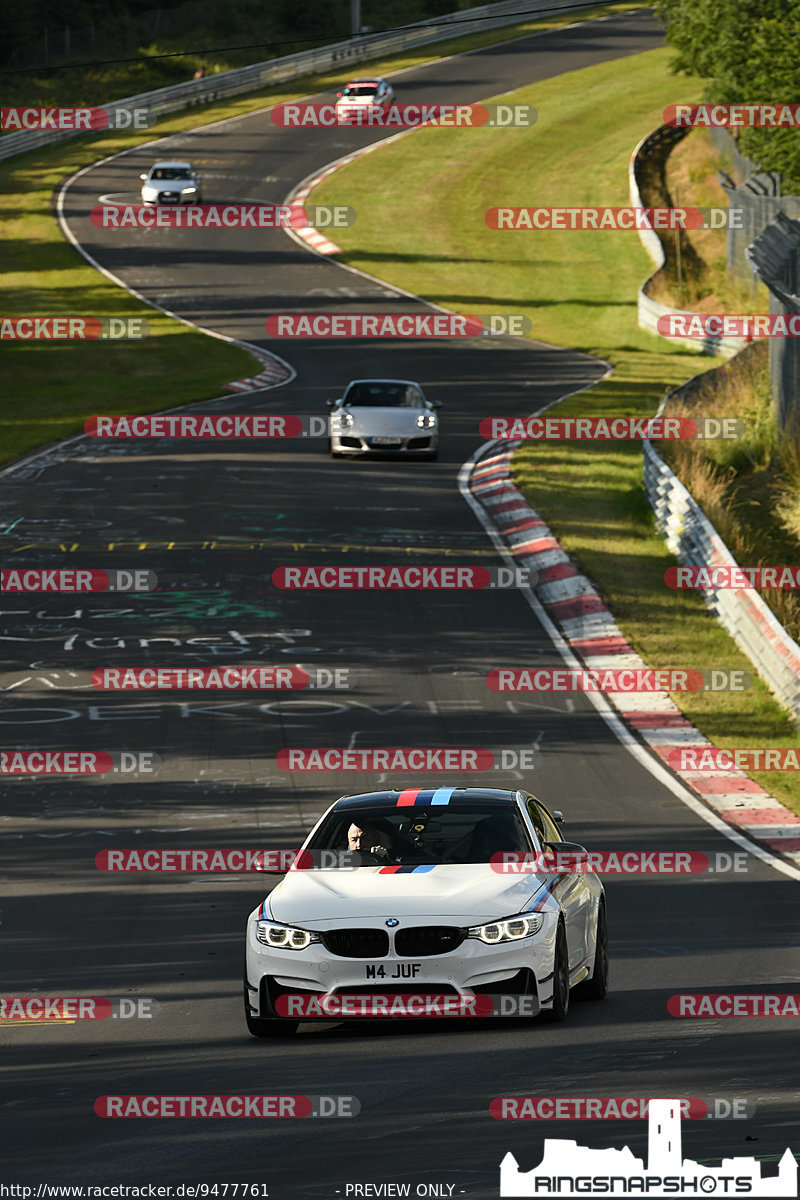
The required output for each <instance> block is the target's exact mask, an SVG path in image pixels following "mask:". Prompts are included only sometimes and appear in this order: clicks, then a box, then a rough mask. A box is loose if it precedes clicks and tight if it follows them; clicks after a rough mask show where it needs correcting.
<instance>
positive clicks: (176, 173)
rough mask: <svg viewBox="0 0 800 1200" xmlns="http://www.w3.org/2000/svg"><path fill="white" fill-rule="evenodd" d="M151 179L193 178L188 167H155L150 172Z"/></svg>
mask: <svg viewBox="0 0 800 1200" xmlns="http://www.w3.org/2000/svg"><path fill="white" fill-rule="evenodd" d="M150 178H151V179H191V178H192V172H191V171H190V170H189V168H188V167H154V168H153V170H152V171H151V173H150Z"/></svg>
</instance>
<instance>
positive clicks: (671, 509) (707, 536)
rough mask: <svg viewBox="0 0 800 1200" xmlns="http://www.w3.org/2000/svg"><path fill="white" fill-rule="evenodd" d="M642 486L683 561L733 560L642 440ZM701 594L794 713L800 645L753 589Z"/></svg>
mask: <svg viewBox="0 0 800 1200" xmlns="http://www.w3.org/2000/svg"><path fill="white" fill-rule="evenodd" d="M693 384H694V380H689V381H688V383H686V384H684V385H683V387H682V388H676V389H675V390H674V391H673V392H670V393H669V394H668V395H667V396H665V397H664V399H663V400H662V402H661V406H660V408H659V415H660V414H661V413H662V412H663V411H664V408H665V406H666V405H667V404H668V402H669V400H670V399H671V398H672V397H678V396H680V394H681V392H683V391H684V389H685V388H686V389H688V388H691V387H692V385H693ZM642 446H643V452H644V490H645V494H646V495H647V499H648V501H649V503H650V507H651V508H652V509H653V512H654V513H655V517H656V524H657V525H658V528H659V529H660V530H661V532H662V533H663V535H664V537H665V539H666V543H667V547H668V548H669V550H670V551H671V552H672V553H673V554H674V555H675V557H676V558H677V559H678V561H679V562H681V563H683V564H684V565H685V566H693V567H698V566H725V567H734V566H736V565H737V564H736V560H735V558H734V557H733V555H732V554H731V552H730V550H729V549H728V547H727V546H726V545H725V543H724V542H723V540H722V538H721V537H720V536H719V534H718V533H717V531H716V530H715V528H714V526H713V525H712V524H711V522H710V521H709V520H708V518H707V517H706V516H705V514H704V513H703V511H702V509H701V508H700V506H699V505H698V503H697V501H696V500H695V499H694V497H693V496H692V495H691V494H690V492H689V491H687V489H686V487H684V485H683V484H682V483H681V481H680V480H679V479H678V477H677V475H675V474H674V473H673V471H671V470H670V468H669V467H668V466H667V464H666V463H665V462H664V460H663V459H662V458H661V456H660V455H659V453H658V451H657V450H656V449H655V447H654V446H653V445H652V443H651V442H649V441H645V442H643V443H642ZM702 595H703V598H704V600H705V602H706V604H707V605H708V607H709V608H710V609H711V611H712V612H713V613H714V615H715V616H716V618H717V620H718V621H719V623H720V624H721V625H722V627H723V629H725V630H726V631H727V632H728V633H729V634H730V635H731V637H732V638H733V640H734V641H735V642H736V645H737V646H738V647H739V649H740V650H741V651H742V652H743V653H744V654H746V655H747V657H748V658H749V659H750V661H751V662H752V663H753V665H754V667H755V668H756V670H757V671H758V673H759V675H760V676H761V677H762V679H764V681H765V682H766V683H767V684H768V685H769V687H770V688H772V690H773V692H774V693H775V695H776V696H777V697H778V699H779V700H781V701H782V703H783V704H785V705H786V707H787V708H788V709H790V710H791V712H792V713H793V714H794V716H796V717H800V646H798V644H797V642H795V641H794V640H793V639H792V638H791V637H789V634H788V633H787V632H786V630H785V629H784V628H783V626H782V625H781V624H780V622H779V621H778V619H777V617H776V616H775V614H774V613H773V612H772V611H771V610H770V609H769V608H768V606H767V605H766V603H765V602H764V600H762V598H761V596H760V595H759V594H758V592H757V591H755V590H750V589H747V590H742V591H734V590H733V589H732V588H719V589H711V590H709V591H703V593H702Z"/></svg>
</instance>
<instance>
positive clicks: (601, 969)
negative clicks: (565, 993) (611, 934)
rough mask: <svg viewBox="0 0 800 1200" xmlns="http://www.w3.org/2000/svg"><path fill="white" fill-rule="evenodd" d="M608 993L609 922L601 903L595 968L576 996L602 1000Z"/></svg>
mask: <svg viewBox="0 0 800 1200" xmlns="http://www.w3.org/2000/svg"><path fill="white" fill-rule="evenodd" d="M607 993H608V921H607V919H606V906H605V904H604V903H603V902H602V901H601V902H600V911H599V912H598V914H597V938H596V939H595V951H594V967H593V969H592V974H591V975H590V977H589V978H588V979H585V980H584V981H583V983H580V984H578V986H577V988H576V989H575V994H576V995H578V996H580V997H581V998H582V999H583V1000H602V999H603V998H604V997H605V996H606V995H607Z"/></svg>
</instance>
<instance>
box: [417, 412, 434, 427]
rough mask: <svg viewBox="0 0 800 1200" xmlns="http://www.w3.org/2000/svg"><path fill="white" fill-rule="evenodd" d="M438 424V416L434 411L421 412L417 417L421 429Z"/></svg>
mask: <svg viewBox="0 0 800 1200" xmlns="http://www.w3.org/2000/svg"><path fill="white" fill-rule="evenodd" d="M435 424H436V417H435V416H434V415H433V413H420V414H419V416H418V417H417V426H418V428H419V429H433V427H434V425H435Z"/></svg>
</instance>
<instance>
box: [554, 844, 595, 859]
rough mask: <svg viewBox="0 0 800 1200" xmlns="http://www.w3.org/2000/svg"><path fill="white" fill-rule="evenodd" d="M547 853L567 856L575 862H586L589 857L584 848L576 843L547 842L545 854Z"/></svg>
mask: <svg viewBox="0 0 800 1200" xmlns="http://www.w3.org/2000/svg"><path fill="white" fill-rule="evenodd" d="M547 851H551V852H552V853H554V854H568V855H569V857H570V859H571V860H574V861H575V862H586V860H587V859H588V857H589V851H588V850H587V849H586V847H585V846H580V845H579V844H578V843H577V842H547V843H546V844H545V852H547Z"/></svg>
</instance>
